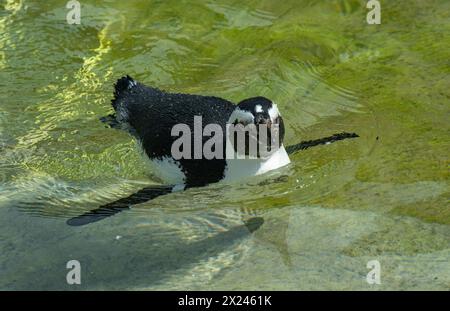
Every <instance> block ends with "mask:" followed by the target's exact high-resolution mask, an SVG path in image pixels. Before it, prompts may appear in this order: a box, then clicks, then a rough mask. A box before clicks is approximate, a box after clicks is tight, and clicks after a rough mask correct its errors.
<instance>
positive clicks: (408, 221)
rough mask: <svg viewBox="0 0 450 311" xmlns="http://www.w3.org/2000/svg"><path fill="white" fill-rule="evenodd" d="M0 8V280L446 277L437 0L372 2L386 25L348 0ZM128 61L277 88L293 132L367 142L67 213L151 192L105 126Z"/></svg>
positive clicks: (223, 91)
mask: <svg viewBox="0 0 450 311" xmlns="http://www.w3.org/2000/svg"><path fill="white" fill-rule="evenodd" d="M0 7H1V9H0V68H1V71H0V81H1V82H0V85H1V89H0V103H1V104H0V228H1V229H0V232H1V234H0V253H1V255H0V267H1V268H0V269H1V270H2V278H1V280H0V288H1V289H185V288H188V289H284V290H286V289H288V290H292V289H381V290H385V289H448V288H449V286H450V285H449V284H450V269H449V265H448V262H449V260H450V253H449V250H450V238H449V237H450V234H449V233H450V232H449V230H450V227H449V225H450V209H448V199H447V198H448V193H449V190H448V189H449V187H448V186H449V184H448V124H449V122H448V115H449V114H448V112H449V111H448V99H449V97H450V93H449V90H448V87H447V86H448V84H449V82H450V81H449V76H448V59H449V56H450V55H449V54H448V53H449V52H448V51H449V49H448V48H446V43H447V46H448V39H447V37H445V34H446V33H448V31H449V30H450V29H449V27H450V24H449V23H448V16H446V15H445V12H448V3H447V2H445V1H439V0H433V1H427V2H420V3H410V2H408V1H396V2H395V3H389V4H388V3H386V4H384V3H383V19H382V20H383V24H382V25H380V26H381V27H377V26H374V27H372V26H368V25H367V24H365V6H364V5H361V2H360V1H356V0H343V1H309V0H302V1H298V0H296V1H283V3H280V2H276V1H269V0H266V1H258V2H249V3H238V2H234V3H230V2H229V1H228V2H227V1H191V2H190V3H189V4H187V3H183V2H180V1H175V0H173V1H172V0H169V1H149V2H140V1H126V2H123V1H122V2H117V3H116V2H104V3H103V2H102V3H101V4H100V3H98V2H97V1H83V6H82V10H83V12H82V20H81V25H78V26H73V25H67V24H66V23H65V14H66V12H67V10H66V9H65V6H64V5H63V4H61V2H60V1H45V3H44V2H42V3H36V2H33V1H14V0H8V1H6V2H5V3H4V4H0ZM437 8H440V10H438V9H437ZM418 12H421V13H420V14H419V13H418ZM411 23H413V24H414V25H415V24H417V25H421V27H420V28H417V27H416V28H414V27H412V26H411ZM425 25H426V26H425ZM124 74H131V75H133V77H135V78H136V79H138V80H140V81H142V82H144V83H146V84H149V85H153V86H157V87H160V88H162V89H166V90H169V91H177V92H189V93H199V94H204V95H216V96H221V97H224V98H227V99H229V100H232V101H235V102H238V101H239V100H241V99H242V98H247V97H251V96H256V95H262V96H266V97H268V98H271V99H272V100H274V101H275V102H276V103H277V104H278V106H279V108H280V110H281V113H282V114H283V118H284V119H285V123H286V127H287V133H286V142H287V145H295V144H297V143H298V142H300V141H306V140H311V139H318V138H321V137H326V136H330V135H332V134H334V133H341V132H349V133H352V132H356V133H358V135H359V136H360V137H359V138H357V139H348V140H343V141H339V142H336V143H333V144H330V145H321V146H316V147H313V148H310V149H308V150H301V151H299V152H297V153H295V154H294V155H292V156H291V160H292V163H291V164H290V165H289V166H288V167H285V168H282V169H281V170H279V171H277V172H271V173H270V174H267V175H266V176H259V177H257V178H255V179H252V180H249V181H247V182H243V183H240V184H220V183H219V184H215V185H210V186H208V187H204V188H198V189H190V190H188V191H185V192H179V193H170V194H167V195H164V196H160V197H157V198H155V199H153V200H151V201H149V202H145V203H142V204H139V205H136V206H134V207H133V208H132V209H131V210H129V211H126V212H124V213H120V214H117V215H115V216H113V217H109V218H107V219H103V220H102V221H99V222H96V223H92V224H89V225H87V226H85V227H76V228H74V227H70V226H67V225H66V223H65V221H66V220H67V219H69V218H70V217H73V216H77V215H80V214H82V213H84V212H87V211H89V210H92V209H95V208H96V207H98V206H102V205H104V204H107V203H109V202H112V201H115V200H119V199H121V198H123V197H127V196H129V195H131V194H132V193H135V192H136V191H138V190H139V189H142V188H144V187H148V186H155V185H157V182H156V180H154V178H153V177H152V175H151V172H149V171H148V170H147V169H146V167H145V166H144V164H143V162H142V160H141V159H140V156H139V153H138V151H137V149H136V147H135V142H134V141H132V140H131V139H130V137H129V136H128V135H127V134H126V133H121V132H119V131H114V130H111V129H107V128H104V125H103V124H102V123H101V122H99V121H98V118H99V117H100V116H103V115H105V114H107V113H109V111H110V110H111V107H110V105H109V101H110V99H111V97H112V85H113V83H114V81H115V79H117V78H118V77H120V76H122V75H124ZM255 220H256V224H255V222H254V221H255ZM262 223H263V224H262ZM249 228H250V229H249ZM256 229H257V230H256ZM71 259H77V260H79V261H80V262H81V265H82V271H83V275H82V285H81V286H80V287H78V288H74V287H71V286H69V285H67V284H66V282H65V273H66V270H65V264H66V262H67V261H69V260H71ZM372 259H377V260H379V261H380V263H381V267H382V271H383V272H382V285H380V286H378V287H375V288H374V287H370V286H369V285H368V284H367V283H366V282H365V275H366V274H367V272H368V270H367V268H366V263H367V262H368V261H369V260H372Z"/></svg>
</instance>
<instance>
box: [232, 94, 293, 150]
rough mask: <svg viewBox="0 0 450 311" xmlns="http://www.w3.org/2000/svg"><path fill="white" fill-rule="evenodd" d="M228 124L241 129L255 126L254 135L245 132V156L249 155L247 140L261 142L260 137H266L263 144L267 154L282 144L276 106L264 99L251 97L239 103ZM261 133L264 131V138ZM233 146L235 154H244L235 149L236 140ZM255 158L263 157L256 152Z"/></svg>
mask: <svg viewBox="0 0 450 311" xmlns="http://www.w3.org/2000/svg"><path fill="white" fill-rule="evenodd" d="M228 123H229V124H233V125H235V126H236V125H238V124H239V125H242V126H243V127H246V126H248V125H254V126H255V129H256V135H252V134H251V133H250V134H249V133H248V132H246V138H245V142H246V147H245V154H246V155H249V153H248V152H249V146H248V143H249V139H256V140H258V139H259V140H261V137H262V139H264V137H266V138H267V142H263V143H266V144H267V148H268V151H269V154H270V152H274V151H276V150H277V149H278V148H279V147H280V146H281V145H282V144H283V139H284V132H285V130H284V122H283V118H282V117H281V114H280V112H279V111H278V107H277V105H276V104H275V103H274V102H272V101H271V100H269V99H267V98H265V97H262V96H259V97H252V98H247V99H244V100H243V101H241V102H240V103H239V104H238V105H237V106H236V108H235V110H234V111H233V112H232V113H231V116H230V119H229V122H228ZM261 131H266V136H262V135H260V134H261ZM276 142H277V143H278V144H277V146H275V145H274V143H276ZM234 145H235V148H234V149H235V151H236V152H238V153H244V152H239V150H238V149H239V148H237V147H236V140H235V143H234ZM274 147H275V148H274ZM257 157H258V158H264V157H265V156H264V155H263V154H262V153H261V152H260V150H258V153H257Z"/></svg>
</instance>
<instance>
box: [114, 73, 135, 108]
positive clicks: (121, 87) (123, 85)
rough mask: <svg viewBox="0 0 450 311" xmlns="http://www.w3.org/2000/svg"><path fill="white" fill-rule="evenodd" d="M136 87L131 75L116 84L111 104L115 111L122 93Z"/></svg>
mask: <svg viewBox="0 0 450 311" xmlns="http://www.w3.org/2000/svg"><path fill="white" fill-rule="evenodd" d="M136 85H137V83H136V81H134V80H133V78H132V77H130V76H129V75H126V76H125V77H122V78H120V79H119V80H117V82H116V84H114V99H113V100H112V102H111V103H112V106H113V107H114V109H117V100H118V99H119V98H120V97H121V95H122V93H123V92H124V91H126V90H129V89H131V88H132V87H133V86H136Z"/></svg>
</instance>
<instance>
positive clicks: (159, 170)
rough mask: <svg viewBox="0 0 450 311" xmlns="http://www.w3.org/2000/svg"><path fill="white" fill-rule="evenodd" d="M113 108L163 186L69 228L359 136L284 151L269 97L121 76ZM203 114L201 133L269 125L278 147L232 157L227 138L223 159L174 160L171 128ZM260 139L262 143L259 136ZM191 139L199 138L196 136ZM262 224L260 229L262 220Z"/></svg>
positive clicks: (191, 123) (118, 124)
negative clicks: (225, 94) (181, 88)
mask: <svg viewBox="0 0 450 311" xmlns="http://www.w3.org/2000/svg"><path fill="white" fill-rule="evenodd" d="M112 106H113V108H114V110H115V113H114V114H111V115H109V116H106V117H103V118H101V120H102V121H103V122H106V123H108V124H109V125H110V126H111V127H113V128H119V129H124V130H126V131H128V132H129V133H131V134H132V135H133V136H134V137H135V138H136V140H137V141H138V144H139V145H140V146H141V150H142V154H143V156H144V159H146V160H148V161H147V162H148V163H149V164H150V165H151V167H152V173H154V174H155V175H156V176H158V177H159V178H160V179H161V181H163V183H164V185H161V186H150V187H147V188H143V189H141V190H139V191H137V192H136V193H133V194H131V195H130V196H128V197H124V198H121V199H118V200H116V201H113V202H110V203H107V204H105V205H102V206H100V207H98V208H96V209H93V210H91V211H88V212H86V213H84V214H81V215H79V216H76V217H73V218H70V219H68V220H67V224H69V225H71V226H82V225H86V224H89V223H93V222H97V221H99V220H102V219H104V218H106V217H109V216H112V215H115V214H117V213H119V212H121V211H123V210H128V209H129V208H131V206H133V205H136V204H140V203H143V202H147V201H149V200H152V199H154V198H156V197H158V196H162V195H166V194H169V193H171V192H173V191H177V190H183V189H185V188H189V187H200V186H204V185H207V184H210V183H214V182H218V181H221V180H225V181H233V180H239V179H243V178H245V177H250V176H255V175H259V174H263V173H265V172H268V171H271V170H275V169H277V168H280V167H282V166H285V165H287V164H289V163H290V160H289V156H288V153H289V154H291V153H294V152H297V151H299V150H305V149H308V148H310V147H313V146H318V145H324V144H329V143H333V142H336V141H340V140H343V139H347V138H355V137H358V135H357V134H355V133H346V132H343V133H339V134H334V135H332V136H329V137H324V138H321V139H316V140H309V141H302V142H300V143H298V144H295V145H291V146H288V147H287V148H285V147H284V145H283V139H284V131H285V129H284V123H283V118H282V117H281V115H280V112H279V111H278V108H277V105H276V104H275V103H274V102H272V101H270V100H269V99H267V98H264V97H253V98H249V99H245V100H243V101H241V102H240V103H239V104H237V105H235V104H233V103H231V102H230V101H227V100H225V99H222V98H218V97H213V96H200V95H188V94H174V93H168V92H164V91H161V90H159V89H156V88H152V87H147V86H145V85H143V84H141V83H139V82H137V81H135V80H133V79H132V78H131V77H129V76H126V77H122V78H120V79H119V80H118V81H117V83H116V84H115V92H114V99H113V100H112ZM199 116H201V117H202V130H204V128H205V127H206V126H207V125H209V124H216V125H217V126H218V127H219V128H220V129H221V130H222V133H227V125H230V124H233V125H236V124H240V125H244V126H245V125H249V124H250V125H252V124H254V125H266V126H267V128H271V127H272V129H273V128H276V129H277V132H276V133H277V135H276V136H277V137H278V141H277V142H276V146H277V148H273V150H272V152H269V153H268V154H263V155H260V154H259V149H258V153H257V157H253V158H248V157H247V158H236V157H227V151H230V150H231V152H232V153H234V154H237V153H238V152H236V145H235V144H234V143H233V142H231V141H230V139H229V137H228V136H227V135H226V134H225V135H223V137H222V138H221V145H222V152H223V156H222V157H215V158H206V157H205V156H204V155H202V156H201V157H200V158H197V159H196V158H195V157H191V158H190V159H189V158H180V159H175V158H174V157H173V156H172V146H173V144H174V142H175V141H176V140H177V139H178V137H177V136H176V135H175V136H174V135H172V129H173V128H174V126H175V125H177V124H184V125H186V126H187V127H188V128H189V129H190V131H191V132H195V127H196V124H195V117H199ZM259 131H260V130H259ZM256 136H257V137H258V138H257V139H259V132H258V133H257V135H256ZM272 138H273V137H269V138H268V139H267V141H271V139H272ZM192 139H193V140H195V135H194V137H193V138H192ZM246 139H247V137H246ZM208 140H209V137H208V136H203V135H202V139H201V142H200V145H201V146H203V145H205V143H207V142H208ZM192 144H195V142H194V141H193V142H192ZM219 145H220V144H219ZM246 148H247V146H245V148H244V152H243V153H244V154H245V155H248V154H247V149H246ZM286 151H287V152H286ZM194 153H195V151H194ZM241 156H242V154H241ZM257 223H258V224H259V225H258V226H260V225H261V223H262V222H261V221H258V222H257Z"/></svg>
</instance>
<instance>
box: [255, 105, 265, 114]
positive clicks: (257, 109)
mask: <svg viewBox="0 0 450 311" xmlns="http://www.w3.org/2000/svg"><path fill="white" fill-rule="evenodd" d="M255 112H257V113H259V112H263V109H262V106H261V105H256V106H255Z"/></svg>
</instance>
